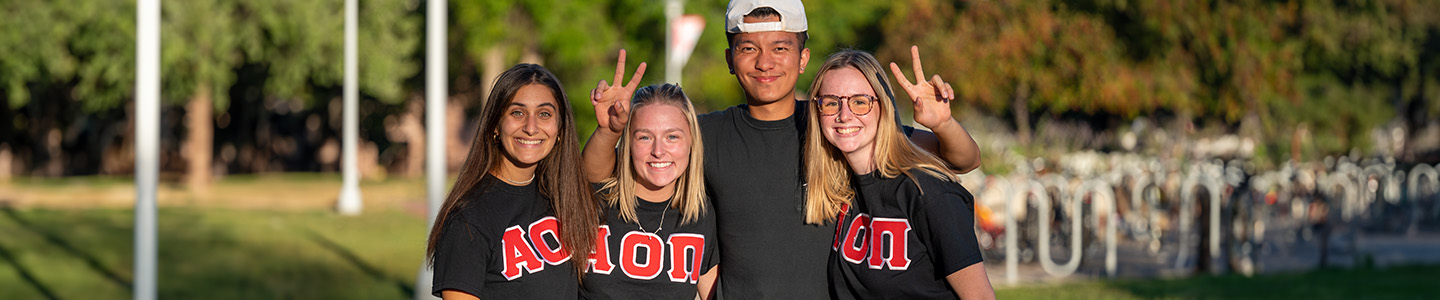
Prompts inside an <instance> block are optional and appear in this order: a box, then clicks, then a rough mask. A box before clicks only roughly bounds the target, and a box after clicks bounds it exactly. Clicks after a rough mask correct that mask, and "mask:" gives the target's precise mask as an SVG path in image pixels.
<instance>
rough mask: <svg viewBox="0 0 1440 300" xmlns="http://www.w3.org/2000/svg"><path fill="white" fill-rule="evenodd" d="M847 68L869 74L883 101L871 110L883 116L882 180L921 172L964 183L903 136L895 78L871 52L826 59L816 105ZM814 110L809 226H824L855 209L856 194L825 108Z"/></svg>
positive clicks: (878, 156)
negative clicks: (827, 132) (824, 121)
mask: <svg viewBox="0 0 1440 300" xmlns="http://www.w3.org/2000/svg"><path fill="white" fill-rule="evenodd" d="M844 68H854V69H856V70H859V71H860V73H863V74H865V79H867V80H869V81H870V87H871V88H872V89H874V90H875V95H876V96H877V98H876V101H875V102H876V103H877V105H876V107H877V108H878V109H877V110H871V111H870V113H872V114H874V113H879V114H880V122H878V124H876V125H877V126H878V128H877V130H876V133H875V143H874V145H875V146H874V149H875V153H874V156H875V157H874V162H875V172H879V175H880V177H883V178H895V177H896V176H900V175H901V174H904V175H905V176H909V177H915V174H914V173H913V172H914V171H915V170H919V171H920V172H924V173H925V174H929V175H932V176H935V177H939V178H942V179H945V180H949V181H952V182H960V179H959V177H956V176H955V174H952V173H950V172H949V171H948V170H947V169H946V166H947V164H946V163H945V161H942V160H940V158H939V157H936V156H935V155H934V154H931V153H930V152H928V151H925V150H923V149H920V147H919V146H916V145H915V144H914V143H911V142H910V139H909V138H908V137H906V136H905V135H904V134H903V133H901V129H900V125H899V121H898V117H897V115H898V114H897V113H896V108H895V100H894V99H895V94H894V93H892V92H891V90H890V77H889V76H888V75H886V73H885V70H884V69H882V68H881V67H880V62H879V61H876V60H875V57H874V56H871V55H870V54H869V53H865V52H862V51H856V50H842V51H840V52H837V53H835V54H831V55H830V57H829V58H826V59H825V64H824V65H822V66H820V71H819V72H818V73H816V75H815V81H814V82H813V83H811V84H810V99H812V100H811V101H814V100H813V99H816V98H818V97H819V96H820V83H821V82H823V81H824V80H825V78H826V75H828V74H829V73H830V71H833V70H838V69H844ZM809 107H810V112H809V119H810V120H809V122H810V123H809V126H810V130H807V131H806V134H805V148H804V151H805V153H804V157H805V184H806V186H807V189H808V190H807V191H806V193H805V223H810V224H823V223H825V222H830V221H834V220H835V218H836V217H838V215H839V214H840V213H843V212H844V211H843V209H842V208H844V207H845V206H847V205H850V203H851V200H852V199H853V198H854V197H855V191H854V190H852V189H851V188H850V177H851V175H850V174H851V173H852V171H851V169H850V163H849V162H848V161H846V160H845V156H844V154H843V153H840V150H838V149H836V148H835V147H834V146H832V145H830V142H829V141H826V140H825V136H824V133H823V132H822V130H821V129H820V118H822V116H820V110H819V107H820V106H819V105H816V104H814V103H811V104H810V105H809ZM917 186H918V183H917ZM921 192H922V193H923V192H924V191H921Z"/></svg>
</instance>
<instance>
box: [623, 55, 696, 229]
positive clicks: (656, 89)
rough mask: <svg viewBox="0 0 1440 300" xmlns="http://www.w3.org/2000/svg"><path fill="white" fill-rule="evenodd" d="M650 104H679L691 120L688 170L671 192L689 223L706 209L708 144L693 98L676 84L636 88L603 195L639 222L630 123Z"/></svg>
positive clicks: (683, 220) (625, 216) (627, 218)
mask: <svg viewBox="0 0 1440 300" xmlns="http://www.w3.org/2000/svg"><path fill="white" fill-rule="evenodd" d="M651 105H671V106H675V107H677V108H680V112H681V113H684V114H685V121H686V122H687V123H689V129H690V155H689V157H687V158H686V159H689V161H690V162H689V163H688V164H687V167H686V169H685V173H684V174H681V175H680V178H676V179H675V182H674V183H672V184H676V185H677V186H676V187H675V195H673V196H671V201H670V207H673V208H678V209H680V214H681V216H683V217H682V218H681V223H682V224H685V223H690V222H694V221H695V220H697V219H699V218H700V215H701V213H704V212H705V202H706V201H705V162H704V157H705V148H704V147H703V145H704V143H703V142H702V141H701V139H700V122H699V121H698V120H696V119H695V106H694V105H691V104H690V98H689V97H686V96H685V91H684V90H681V89H680V87H679V86H676V85H674V84H669V83H665V84H658V85H651V86H646V87H642V88H640V89H639V90H636V91H635V96H634V97H633V98H632V99H631V100H630V120H631V122H630V124H629V125H626V127H625V132H624V133H622V135H621V136H620V155H617V156H619V157H620V159H618V160H617V161H616V164H617V165H618V166H616V168H615V174H616V176H611V177H610V178H608V179H606V180H605V181H604V187H603V188H601V190H603V191H606V192H605V193H604V194H603V195H601V196H602V197H603V198H605V201H606V202H608V203H609V204H610V206H614V207H619V208H620V219H622V220H624V221H626V222H638V219H637V218H636V217H635V207H636V206H637V205H638V204H637V202H636V201H637V199H636V197H635V185H636V182H635V166H634V161H633V158H631V156H630V151H632V150H631V149H632V148H633V146H632V145H631V144H632V143H633V142H631V139H632V138H631V133H630V131H631V130H630V126H632V125H634V124H635V122H634V120H635V117H636V116H635V112H638V111H640V108H642V107H646V106H651Z"/></svg>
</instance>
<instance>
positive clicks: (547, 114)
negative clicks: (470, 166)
mask: <svg viewBox="0 0 1440 300" xmlns="http://www.w3.org/2000/svg"><path fill="white" fill-rule="evenodd" d="M557 105H558V104H557V102H556V101H555V94H554V93H551V92H550V88H547V87H545V86H544V85H540V84H531V85H526V86H524V87H521V88H520V90H519V91H516V93H515V98H514V100H513V101H511V102H510V104H509V105H508V106H507V107H505V113H504V114H503V115H501V117H500V126H499V132H496V135H497V136H498V140H499V141H500V145H501V147H502V148H504V149H505V161H506V163H507V165H508V166H509V167H515V168H519V169H531V168H534V167H535V164H536V163H538V162H540V160H541V159H544V158H545V156H548V155H550V150H551V149H553V148H555V138H556V137H557V135H558V134H559V131H560V116H559V107H558V106H557Z"/></svg>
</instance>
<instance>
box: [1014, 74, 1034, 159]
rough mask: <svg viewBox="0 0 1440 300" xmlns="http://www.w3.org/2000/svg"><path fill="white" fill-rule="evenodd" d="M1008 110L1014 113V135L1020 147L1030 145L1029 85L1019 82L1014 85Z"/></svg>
mask: <svg viewBox="0 0 1440 300" xmlns="http://www.w3.org/2000/svg"><path fill="white" fill-rule="evenodd" d="M1010 109H1012V110H1013V111H1014V113H1015V131H1016V132H1015V133H1016V135H1018V137H1017V138H1019V139H1020V145H1030V84H1028V83H1025V82H1021V83H1018V84H1016V85H1015V95H1014V96H1013V97H1011V102H1010Z"/></svg>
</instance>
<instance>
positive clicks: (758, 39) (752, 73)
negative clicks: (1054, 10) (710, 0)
mask: <svg viewBox="0 0 1440 300" xmlns="http://www.w3.org/2000/svg"><path fill="white" fill-rule="evenodd" d="M778 21H780V17H778V16H768V17H748V16H747V17H745V23H762V22H778ZM726 53H727V54H728V55H729V56H728V57H729V61H730V67H731V73H734V74H735V78H736V79H739V81H740V86H741V87H742V88H744V89H745V94H746V95H747V96H749V97H750V99H751V100H752V101H756V102H758V103H754V104H768V103H774V102H777V101H781V100H788V101H794V100H795V82H796V81H798V80H800V73H804V71H803V70H804V69H805V64H806V62H807V61H809V60H810V50H809V49H804V48H802V45H801V44H800V37H799V36H798V35H797V34H796V33H794V32H784V31H767V32H749V33H739V34H736V35H735V38H734V45H733V46H732V47H731V48H730V49H726Z"/></svg>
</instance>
